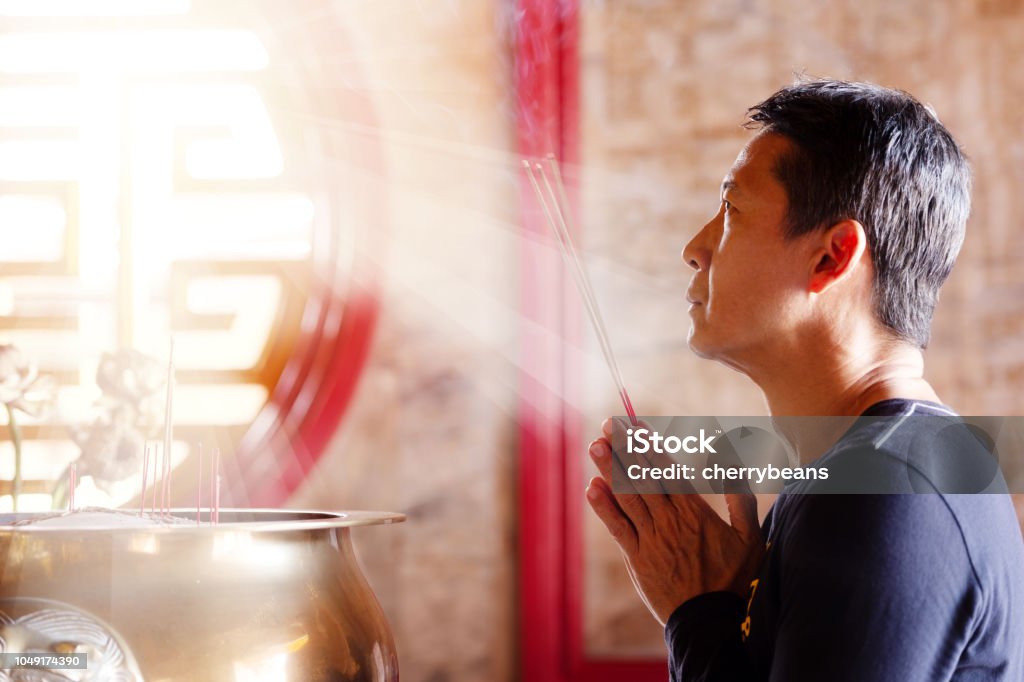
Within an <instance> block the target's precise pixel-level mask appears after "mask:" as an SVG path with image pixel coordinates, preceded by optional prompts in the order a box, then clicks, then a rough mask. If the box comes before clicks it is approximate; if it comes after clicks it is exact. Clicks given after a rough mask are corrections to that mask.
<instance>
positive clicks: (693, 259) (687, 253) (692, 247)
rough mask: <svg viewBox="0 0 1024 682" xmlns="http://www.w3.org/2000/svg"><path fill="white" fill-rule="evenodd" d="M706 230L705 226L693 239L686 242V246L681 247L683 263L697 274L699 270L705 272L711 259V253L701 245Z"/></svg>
mask: <svg viewBox="0 0 1024 682" xmlns="http://www.w3.org/2000/svg"><path fill="white" fill-rule="evenodd" d="M707 229H708V226H707V225H705V226H704V227H703V228H701V230H700V232H698V233H697V234H695V235H694V236H693V239H691V240H690V241H689V242H687V244H686V246H684V247H683V253H682V257H683V262H684V263H686V264H687V265H689V266H690V267H691V268H693V269H694V270H697V271H698V272H700V271H701V270H707V268H708V261H709V260H710V258H711V252H710V251H708V249H707V247H705V246H704V245H703V238H704V235H705V233H706V232H707Z"/></svg>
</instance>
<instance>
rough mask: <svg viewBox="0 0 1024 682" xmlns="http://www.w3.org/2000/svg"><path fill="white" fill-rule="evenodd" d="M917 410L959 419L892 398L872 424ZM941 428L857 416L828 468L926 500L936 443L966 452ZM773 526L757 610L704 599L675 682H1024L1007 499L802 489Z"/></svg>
mask: <svg viewBox="0 0 1024 682" xmlns="http://www.w3.org/2000/svg"><path fill="white" fill-rule="evenodd" d="M912 410H913V412H914V413H915V414H943V413H945V414H949V412H948V409H947V408H943V407H942V406H938V405H934V404H932V403H922V402H910V401H905V400H889V401H884V402H882V403H878V404H876V405H874V406H872V407H871V408H870V409H869V410H868V411H867V412H865V415H864V416H887V415H896V416H899V415H907V414H910V412H911V411H912ZM935 425H936V421H935V420H913V419H907V420H900V419H898V420H892V419H890V420H886V421H875V422H872V421H870V420H858V422H857V423H856V424H855V425H854V426H853V427H852V428H851V429H850V431H849V432H847V434H845V435H844V437H843V438H842V439H841V440H840V441H839V443H837V444H836V446H834V447H833V448H832V449H831V450H830V451H829V452H828V453H826V454H825V455H824V456H823V457H822V458H820V459H819V460H818V461H817V462H815V466H820V465H822V464H828V465H830V466H834V467H837V468H841V467H842V466H843V464H844V461H847V462H852V461H855V462H856V463H857V464H858V466H860V465H863V464H864V462H865V461H866V458H870V459H868V461H869V462H870V463H871V464H870V465H869V468H870V470H871V474H872V476H873V480H872V484H873V486H874V487H875V488H877V487H878V486H879V485H882V486H883V489H885V491H886V492H887V493H913V492H915V491H917V492H920V491H921V490H922V486H923V485H927V483H928V480H929V476H928V473H927V472H924V473H922V472H921V471H920V468H919V467H918V466H917V463H919V462H921V461H923V460H921V455H922V452H921V450H922V448H924V449H926V450H928V453H927V454H928V456H930V457H935V456H936V455H937V454H939V455H941V453H935V452H933V450H934V448H936V447H940V448H941V447H946V448H947V449H950V448H952V449H956V448H958V447H959V448H961V449H962V445H963V444H962V443H961V444H959V445H958V444H957V443H949V442H947V441H949V439H948V438H939V439H936V438H934V435H935V434H934V433H926V431H928V430H931V431H934V430H935V428H936V426H935ZM944 435H945V434H944ZM954 440H955V439H954ZM942 442H947V443H946V445H945V446H943V445H941V443H942ZM908 465H909V467H908ZM908 468H909V469H910V470H911V471H912V472H913V475H911V476H908V473H907V472H908ZM886 477H888V479H889V480H888V483H887V484H886V483H881V484H880V483H879V481H880V480H883V479H886ZM915 477H916V478H915ZM797 485H803V483H800V484H797ZM886 486H888V487H886ZM762 530H763V533H764V536H765V542H766V548H767V552H766V556H765V559H764V562H763V564H762V566H761V569H760V571H759V574H758V576H757V579H756V580H755V581H753V582H752V585H751V593H750V597H749V599H747V600H744V599H743V598H741V597H740V596H739V595H736V594H733V593H729V592H713V593H708V594H703V595H700V596H697V597H695V598H693V599H690V600H689V601H687V602H686V603H684V604H683V605H682V606H680V607H679V608H678V609H676V611H675V612H674V613H673V614H672V616H671V617H670V618H669V621H668V624H667V626H666V629H665V639H666V643H667V644H668V649H669V671H670V676H671V679H672V680H673V682H683V681H684V680H685V681H687V682H697V681H701V682H704V681H707V682H727V681H729V680H772V681H773V682H774V681H777V680H786V681H790V680H794V681H802V680H828V681H829V682H844V681H847V680H848V681H850V682H876V681H878V682H882V681H889V680H893V681H896V680H898V681H900V682H916V681H918V680H920V681H921V682H925V681H927V682H935V681H937V680H956V681H957V682H975V681H977V682H980V681H982V680H985V681H989V680H1006V681H1008V682H1022V681H1024V541H1022V539H1021V533H1020V528H1019V526H1018V522H1017V518H1016V515H1015V512H1014V509H1013V505H1012V504H1011V503H1010V499H1009V497H1008V496H1007V495H1005V494H977V495H972V494H947V493H942V492H933V493H931V494H801V491H799V490H798V489H797V488H795V487H793V486H787V489H786V490H784V491H783V493H782V494H781V495H780V496H779V498H778V499H777V500H776V502H775V504H774V505H773V506H772V508H771V510H770V511H769V514H768V517H767V518H766V519H765V523H764V525H763V527H762Z"/></svg>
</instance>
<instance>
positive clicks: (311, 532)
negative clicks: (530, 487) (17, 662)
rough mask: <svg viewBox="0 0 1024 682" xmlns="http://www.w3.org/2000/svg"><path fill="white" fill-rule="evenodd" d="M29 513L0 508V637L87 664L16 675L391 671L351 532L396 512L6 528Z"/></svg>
mask: <svg viewBox="0 0 1024 682" xmlns="http://www.w3.org/2000/svg"><path fill="white" fill-rule="evenodd" d="M174 513H175V515H176V516H185V517H187V516H188V512H181V511H179V510H175V512H174ZM194 513H195V512H194V511H193V512H192V515H193V516H192V518H193V519H194V518H195V517H194ZM31 516H32V515H31V514H14V515H6V516H0V524H4V525H2V526H0V552H2V557H3V559H2V561H0V634H2V635H3V642H0V644H4V645H5V646H6V650H7V651H10V652H21V651H27V650H32V651H51V652H55V653H56V652H68V651H76V650H77V651H86V652H87V653H88V654H89V657H88V660H89V667H88V669H87V670H68V671H61V672H59V673H58V672H57V671H54V672H53V673H48V674H51V675H53V677H22V678H20V679H26V680H27V679H32V680H38V679H45V680H49V679H52V680H65V679H70V680H82V681H84V680H103V681H104V682H107V681H110V680H117V681H121V680H124V681H126V682H128V681H130V682H136V681H142V680H148V681H153V680H160V681H162V682H171V681H174V682H185V681H190V682H191V681H195V682H230V681H232V680H236V681H238V682H241V681H242V680H245V681H246V682H259V681H262V680H266V681H268V682H269V681H273V682H285V681H286V680H287V681H289V682H291V681H293V680H294V681H299V680H301V681H303V682H307V681H308V682H314V681H318V680H323V681H327V680H330V681H332V682H334V681H341V680H353V681H354V680H359V681H364V680H365V681H370V680H372V681H374V682H378V681H380V682H383V681H390V680H397V679H398V662H397V658H396V654H395V648H394V644H393V640H392V636H391V631H390V629H389V627H388V624H387V621H386V620H385V618H384V614H383V612H382V610H381V608H380V606H379V604H378V602H377V599H376V597H375V595H374V593H373V591H372V590H371V588H370V586H369V584H368V583H367V582H366V580H365V578H364V577H363V575H362V572H361V571H360V568H359V564H358V561H357V560H356V557H355V553H354V551H353V547H352V541H351V537H350V533H351V528H352V527H354V526H359V525H370V524H377V523H392V522H395V521H401V520H402V519H403V517H402V516H401V515H398V514H376V513H370V512H350V513H323V512H288V511H259V510H222V511H221V512H220V517H219V521H220V522H219V524H218V525H217V526H210V525H209V524H208V523H207V522H206V521H205V520H204V521H203V523H202V525H200V526H184V525H183V526H170V527H152V528H145V529H142V528H116V529H111V528H72V529H64V528H61V529H57V528H46V529H44V528H41V527H40V528H36V527H33V526H20V525H19V526H11V525H8V524H11V523H12V522H13V521H14V520H18V519H21V520H23V519H26V518H30V517H31ZM3 674H4V673H3V672H0V677H2V676H3ZM11 675H12V677H11V679H13V680H15V681H16V680H18V679H19V673H18V671H12V672H11ZM58 675H59V676H58Z"/></svg>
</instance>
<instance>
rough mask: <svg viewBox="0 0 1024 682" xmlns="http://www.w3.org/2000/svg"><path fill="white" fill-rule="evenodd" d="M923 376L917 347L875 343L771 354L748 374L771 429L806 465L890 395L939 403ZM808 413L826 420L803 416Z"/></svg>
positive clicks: (919, 352)
mask: <svg viewBox="0 0 1024 682" xmlns="http://www.w3.org/2000/svg"><path fill="white" fill-rule="evenodd" d="M923 374H924V358H923V356H922V354H921V351H920V350H918V349H916V348H913V347H911V346H908V345H906V344H884V345H882V344H880V345H878V346H875V347H871V346H866V345H861V346H860V347H859V348H856V349H853V348H850V347H849V346H847V347H842V346H838V345H837V346H835V347H833V348H831V349H830V352H826V353H822V352H818V353H815V354H805V355H799V356H797V357H793V358H791V359H790V361H788V362H787V361H786V360H785V359H783V360H782V361H781V362H780V361H779V358H776V362H775V363H774V366H773V367H772V368H771V370H770V371H765V372H763V373H751V378H752V379H754V381H755V382H756V383H757V384H758V385H759V386H760V387H761V390H762V391H763V393H764V396H765V400H766V401H767V403H768V409H769V412H770V414H771V415H772V417H773V419H774V421H775V424H776V428H778V429H779V430H780V432H781V435H782V436H783V437H785V438H786V440H788V441H789V443H790V445H791V446H792V447H793V449H794V451H795V452H796V454H797V456H798V457H799V460H800V462H801V463H802V464H807V463H809V462H811V461H813V460H815V459H817V458H818V457H819V456H820V455H821V454H823V453H824V452H825V451H826V450H828V448H830V447H831V446H832V445H833V444H834V443H835V442H836V440H838V439H839V437H840V436H842V435H843V433H845V431H846V429H848V428H849V426H850V425H851V424H852V423H853V421H854V419H855V418H856V417H857V416H859V415H861V414H862V413H863V412H864V411H865V410H867V409H868V408H869V407H871V406H872V405H874V404H875V403H878V402H880V401H882V400H889V399H892V398H904V399H908V400H928V401H933V402H941V401H940V400H939V397H938V396H937V395H936V393H935V391H934V390H933V389H932V387H931V386H930V385H929V384H928V382H927V381H925V379H924V376H923ZM812 416H813V417H831V418H830V419H807V417H812ZM787 417H801V418H800V419H787ZM840 417H845V419H843V418H840Z"/></svg>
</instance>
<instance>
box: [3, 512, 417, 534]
mask: <svg viewBox="0 0 1024 682" xmlns="http://www.w3.org/2000/svg"><path fill="white" fill-rule="evenodd" d="M117 511H119V512H125V511H127V510H124V509H120V510H117ZM53 514H54V512H17V513H15V512H7V513H4V514H0V533H5V534H7V533H33V534H34V533H48V534H68V533H80V532H81V533H98V532H101V533H139V532H144V533H188V534H195V533H217V532H232V531H247V532H261V533H262V532H287V531H306V530H322V529H328V528H354V527H358V526H375V525H388V524H392V523H402V522H403V521H405V518H406V517H405V514H400V513H397V512H382V511H366V510H352V511H328V510H316V509H264V508H258V509H257V508H254V509H247V508H225V509H220V510H219V511H218V523H217V524H211V523H210V522H209V520H208V515H209V510H208V509H206V508H203V509H202V510H201V514H200V518H201V519H202V520H201V521H200V523H199V524H197V525H192V524H177V525H173V526H163V525H152V526H110V525H82V526H40V525H12V523H13V522H14V521H23V520H27V519H33V518H41V517H50V516H53ZM168 514H170V515H171V516H176V517H180V518H186V519H192V520H195V518H196V510H195V508H194V507H193V508H190V509H184V508H174V509H170V510H168ZM259 517H269V518H259Z"/></svg>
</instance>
